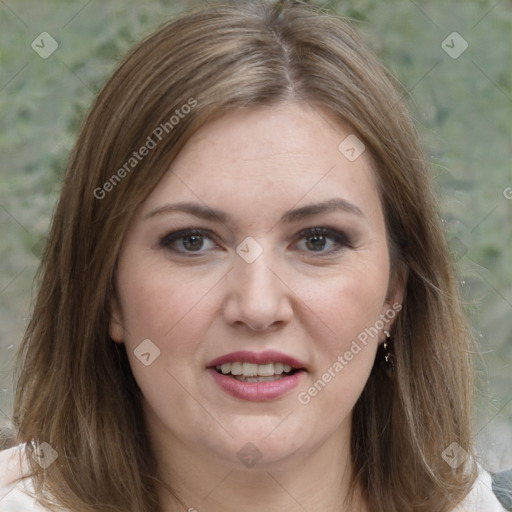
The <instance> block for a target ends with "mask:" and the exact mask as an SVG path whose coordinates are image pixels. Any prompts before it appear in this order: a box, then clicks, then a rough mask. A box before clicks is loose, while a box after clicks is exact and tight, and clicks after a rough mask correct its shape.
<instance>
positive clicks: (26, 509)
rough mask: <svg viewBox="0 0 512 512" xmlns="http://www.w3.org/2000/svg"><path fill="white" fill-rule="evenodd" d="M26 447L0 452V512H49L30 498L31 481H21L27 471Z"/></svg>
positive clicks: (31, 491) (20, 446)
mask: <svg viewBox="0 0 512 512" xmlns="http://www.w3.org/2000/svg"><path fill="white" fill-rule="evenodd" d="M25 456H26V454H25V445H19V446H15V447H13V448H9V449H8V450H3V451H1V452H0V512H47V509H46V508H44V507H42V506H41V505H40V504H38V503H37V501H36V500H35V499H34V498H32V497H31V496H30V493H33V490H34V489H33V487H32V484H31V481H30V479H25V480H20V477H21V475H22V474H23V473H24V472H25V471H26V469H27V466H26V463H25V462H24V460H25Z"/></svg>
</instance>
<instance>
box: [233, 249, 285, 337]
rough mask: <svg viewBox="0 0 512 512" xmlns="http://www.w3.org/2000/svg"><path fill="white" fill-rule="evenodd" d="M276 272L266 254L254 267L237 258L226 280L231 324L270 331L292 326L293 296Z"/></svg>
mask: <svg viewBox="0 0 512 512" xmlns="http://www.w3.org/2000/svg"><path fill="white" fill-rule="evenodd" d="M276 269H277V266H276V264H275V262H271V261H270V258H267V256H266V252H263V254H261V255H260V256H259V257H258V258H257V259H256V260H255V261H253V262H252V263H247V262H246V261H244V260H243V259H242V258H239V257H237V260H236V261H235V263H234V265H233V268H232V269H231V271H230V272H229V273H228V274H227V276H226V277H227V293H226V297H225V301H224V307H223V315H224V319H225V321H226V322H227V323H229V324H230V325H233V326H237V325H238V326H240V325H246V326H247V327H248V328H250V329H252V330H254V331H266V330H274V329H278V328H282V327H283V326H284V325H286V324H287V323H289V322H290V320H291V319H292V317H293V308H292V296H293V293H292V292H291V290H290V289H289V288H288V287H287V286H286V284H285V281H284V280H283V279H282V277H281V276H280V275H279V272H278V271H277V270H276Z"/></svg>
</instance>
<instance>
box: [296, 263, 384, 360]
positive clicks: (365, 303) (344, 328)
mask: <svg viewBox="0 0 512 512" xmlns="http://www.w3.org/2000/svg"><path fill="white" fill-rule="evenodd" d="M297 282H298V281H297ZM387 285H388V273H387V265H386V260H384V261H383V262H380V263H377V264H375V265H365V266H352V267H349V266H346V267H345V268H344V269H343V270H342V271H339V272H337V273H333V275H331V276H329V278H327V279H321V280H318V281H314V280H307V281H303V285H302V286H300V287H298V289H297V294H298V296H299V297H301V298H302V300H303V301H304V303H305V304H306V305H307V306H308V307H309V308H310V310H311V313H312V314H314V315H315V316H316V317H317V319H318V320H320V322H319V323H318V328H319V329H322V331H323V333H324V334H325V336H322V337H320V336H319V337H317V338H316V339H317V340H322V343H324V344H325V345H326V347H325V349H327V352H328V353H329V354H332V351H344V350H346V349H347V347H348V346H350V343H351V341H352V340H354V339H356V338H357V337H358V336H359V335H360V334H361V333H364V332H366V330H367V329H369V328H371V327H373V326H375V324H376V322H377V320H378V319H379V318H380V317H379V315H380V314H381V312H382V307H383V304H384V301H385V299H386V292H387ZM363 337H364V336H363ZM374 342H375V345H376V342H377V337H376V336H375V337H374ZM319 343H320V342H319Z"/></svg>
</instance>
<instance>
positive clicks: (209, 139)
mask: <svg viewBox="0 0 512 512" xmlns="http://www.w3.org/2000/svg"><path fill="white" fill-rule="evenodd" d="M346 141H348V143H347V142H346ZM347 144H348V146H347ZM357 144H358V139H356V138H355V135H354V134H353V133H351V131H350V128H348V127H347V126H344V125H343V124H342V123H340V122H339V121H337V120H336V119H335V118H334V116H333V115H332V114H331V113H329V112H328V111H326V110H324V109H321V108H312V107H311V106H309V105H298V104H282V105H279V106H265V107H250V108H245V109H240V110H236V111H229V112H227V113H224V114H223V115H221V116H218V117H217V118H215V119H214V120H212V121H210V122H209V123H207V124H205V125H204V126H203V127H202V128H200V129H199V130H198V131H197V132H196V133H195V134H194V135H193V137H192V138H191V139H190V140H189V141H188V142H187V144H186V145H185V146H184V148H183V149H182V151H181V152H180V154H179V155H178V156H177V158H176V159H175V161H174V162H173V164H172V165H171V168H170V170H169V172H168V173H167V174H166V176H165V177H164V178H163V179H162V181H161V182H160V183H159V184H158V186H157V187H156V189H155V190H154V191H153V193H152V194H151V195H150V197H149V198H148V200H147V201H146V207H145V208H144V209H145V211H146V212H147V211H148V209H149V208H154V207H155V206H157V205H159V204H161V203H162V202H165V201H169V200H172V199H176V198H179V199H180V200H184V201H185V200H186V201H198V202H202V203H204V204H207V205H209V206H211V207H216V208H223V207H225V208H226V207H227V206H231V207H238V208H243V209H244V210H245V211H246V212H249V211H251V206H254V209H255V210H258V208H259V215H261V214H262V213H263V210H262V209H264V211H266V210H267V209H271V210H273V211H277V210H283V209H287V208H289V207H290V206H291V205H299V206H300V205H301V204H307V203H308V202H312V201H321V200H330V199H332V198H334V197H341V198H343V199H345V200H347V201H350V202H352V203H355V204H356V205H357V206H358V207H359V208H361V209H363V208H364V209H365V210H368V213H369V214H372V213H374V214H378V210H379V209H380V201H379V198H378V192H377V187H376V180H375V176H374V171H373V169H372V167H371V160H370V158H369V156H368V155H367V154H366V151H363V152H362V153H361V154H360V155H359V156H358V157H357V158H353V156H354V155H357V153H358V152H359V151H361V146H360V145H359V146H358V145H357ZM360 144H361V143H360ZM347 147H348V149H349V150H350V149H351V148H353V149H354V151H352V152H350V151H349V152H348V153H347V151H346V150H347ZM348 157H350V158H348ZM225 208H224V209H225ZM376 210H377V211H376Z"/></svg>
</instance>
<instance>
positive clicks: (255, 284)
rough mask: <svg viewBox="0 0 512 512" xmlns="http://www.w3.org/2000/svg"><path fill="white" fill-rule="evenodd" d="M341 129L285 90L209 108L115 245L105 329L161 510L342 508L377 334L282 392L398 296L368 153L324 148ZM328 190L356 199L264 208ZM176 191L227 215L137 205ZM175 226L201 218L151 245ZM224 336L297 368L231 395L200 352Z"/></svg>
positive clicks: (168, 199)
mask: <svg viewBox="0 0 512 512" xmlns="http://www.w3.org/2000/svg"><path fill="white" fill-rule="evenodd" d="M350 133H351V132H350V130H349V129H347V128H346V127H344V126H343V125H341V124H340V123H339V122H337V121H336V120H334V118H332V117H331V116H330V114H329V113H328V112H326V111H323V110H322V109H321V108H315V109H314V110H313V109H312V108H311V107H308V106H304V105H297V104H293V103H287V104H282V105H280V106H278V107H275V106H273V107H251V108H249V109H244V110H241V111H236V112H235V111H233V112H229V113H227V114H226V113H225V114H223V115H222V116H220V117H218V118H216V119H214V120H213V121H210V122H209V123H208V124H206V125H205V126H203V127H202V128H201V129H200V130H199V131H198V132H197V133H196V134H195V135H194V136H193V137H192V138H191V139H190V140H189V142H188V143H187V145H186V146H185V147H184V149H183V150H182V151H181V152H180V154H179V155H178V158H177V159H176V160H175V161H174V163H173V165H172V167H171V168H170V170H169V172H168V173H167V174H166V176H165V177H164V178H163V180H162V181H161V182H160V183H159V184H158V186H157V187H156V188H155V189H154V191H153V192H152V193H151V195H150V196H149V197H148V198H147V200H146V201H145V202H144V203H143V204H142V205H141V207H140V208H139V209H138V211H137V212H136V214H135V217H134V220H133V222H132V224H131V226H130V228H129V231H128V233H127V235H126V238H125V241H124V244H123V247H122V250H121V254H120V259H119V267H118V273H117V275H116V286H117V297H116V298H115V299H113V301H112V304H111V310H112V317H111V325H110V334H111V336H112V338H113V339H115V340H118V341H119V342H122V343H125V345H126V349H127V353H128V356H129V359H130V364H131V368H132V371H133V374H134V376H135V378H136V380H137V382H138V384H139V386H140V388H141V389H142V392H143V395H144V408H145V413H146V418H147V423H148V426H149V431H150V437H151V442H152V445H153V447H154V450H155V453H156V456H157V460H158V462H159V466H160V477H161V479H162V480H163V481H165V482H172V486H173V489H174V492H175V494H176V495H177V496H178V497H179V498H180V500H181V502H182V505H181V506H179V505H178V501H177V499H175V498H173V497H172V496H171V495H170V493H168V492H167V491H165V490H162V494H161V499H162V505H163V507H164V508H163V510H165V511H166V512H171V511H174V510H184V508H183V507H185V510H187V509H196V510H198V511H199V512H202V511H206V510H208V511H214V512H216V511H219V512H220V511H222V512H231V511H233V512H234V511H240V510H244V511H246V512H252V511H256V510H258V511H259V510H266V511H269V512H273V511H283V510H285V511H288V512H296V511H297V512H299V511H304V510H308V511H310V512H315V511H320V510H322V511H325V510H336V511H339V510H346V509H345V508H343V509H340V506H341V505H340V504H341V503H342V502H343V500H344V498H345V497H346V495H347V491H348V483H349V478H350V476H351V469H350V449H349V440H350V428H351V426H350V425H351V417H352V409H353V407H354V404H355V403H356V401H357V399H358V398H359V396H360V394H361V392H362V390H363V388H364V386H365V383H366V381H367V379H368V377H369V373H370V370H371V368H372V365H373V362H374V359H375V354H376V350H377V347H378V343H379V342H382V341H383V340H384V333H383V332H382V331H381V332H379V334H378V335H377V336H375V337H373V338H372V337H370V338H369V340H368V343H367V345H366V346H364V345H361V347H362V350H361V351H360V352H359V353H357V355H355V356H354V357H353V359H352V360H351V361H350V362H349V363H348V364H347V365H346V366H345V367H344V368H343V370H342V371H340V372H338V373H336V374H335V375H336V376H335V378H332V379H331V381H330V382H329V383H328V384H327V385H326V386H325V387H324V388H323V389H322V391H321V392H319V393H318V394H317V395H316V396H315V397H313V398H312V399H311V401H310V402H309V403H308V404H306V405H303V404H301V403H300V402H299V401H298V398H297V396H298V393H299V392H301V391H304V390H307V389H308V388H309V387H310V386H312V385H313V384H314V382H315V381H317V380H318V379H319V378H321V377H322V374H324V373H325V372H326V371H327V370H328V368H329V367H332V365H333V363H334V362H335V361H336V360H337V358H338V356H339V355H343V354H344V353H345V352H346V351H347V350H349V348H350V346H351V343H352V341H353V340H354V339H356V337H357V335H358V334H360V333H361V332H362V331H364V329H365V328H368V327H371V326H373V325H375V323H376V321H377V320H378V319H379V318H380V317H379V315H382V314H385V313H386V312H388V311H389V310H390V308H391V306H392V304H394V303H397V302H401V298H402V287H399V286H398V284H397V283H395V282H391V281H390V261H389V251H388V247H387V241H386V230H385V223H384V215H383V211H382V207H381V204H380V200H379V196H378V193H377V189H376V184H375V176H374V171H373V170H372V168H371V162H370V159H369V157H368V155H367V153H363V154H362V155H361V156H360V157H359V158H357V159H356V160H355V161H353V162H350V161H349V160H348V159H347V158H345V156H344V155H343V154H341V153H340V151H339V150H338V145H339V144H340V142H341V141H343V140H344V139H345V137H346V136H347V135H349V134H350ZM332 198H342V199H344V200H346V201H348V202H350V203H351V204H352V205H354V206H356V207H357V209H359V210H360V214H357V213H354V212H353V211H342V210H336V211H330V212H326V213H321V214H317V215H314V216H310V217H308V218H304V219H301V220H298V221H294V222H292V223H283V222H281V221H280V218H281V216H282V215H283V213H284V212H285V211H287V210H290V209H294V208H299V207H302V206H305V205H308V204H311V203H317V202H321V201H325V200H328V199H332ZM181 201H188V202H193V203H196V204H199V205H203V206H204V205H207V206H209V207H211V208H216V209H219V210H222V211H224V212H226V213H227V214H228V215H229V216H230V218H231V220H230V221H229V222H217V221H213V220H205V219H201V218H198V217H195V216H194V215H191V214H190V213H183V212H176V211H174V212H170V211H167V212H160V213H159V214H154V215H150V214H151V212H154V211H155V210H156V209H159V208H161V207H162V206H163V205H165V204H167V203H177V202H181ZM314 227H328V228H331V229H334V230H336V231H339V232H342V233H346V236H348V238H349V240H350V244H349V245H346V244H338V243H337V242H336V240H335V239H333V238H331V237H329V236H327V237H325V238H322V237H319V238H316V239H315V237H314V235H313V236H312V235H309V236H308V235H300V232H301V231H302V230H303V229H306V228H314ZM186 228H197V229H203V230H209V233H207V234H205V235H204V236H203V238H202V239H201V237H199V239H197V238H196V239H191V238H190V237H189V238H187V237H185V238H181V239H178V240H176V241H175V242H174V243H171V245H170V246H167V247H162V246H161V245H160V240H161V239H162V238H164V237H165V236H166V235H168V234H169V233H172V232H176V231H178V230H182V229H186ZM249 236H250V237H253V238H254V239H255V240H256V241H257V242H258V243H259V244H260V246H261V247H262V248H263V252H262V254H260V255H259V257H257V258H256V259H255V260H254V261H253V262H252V263H247V262H246V261H245V260H244V259H243V258H242V257H240V256H239V255H238V254H237V252H236V248H237V247H238V246H239V244H240V243H241V242H242V241H243V240H244V239H245V238H246V237H249ZM318 247H320V249H319V250H315V249H316V248H318ZM173 248H174V251H173V250H172V249H173ZM194 249H196V250H195V251H194ZM332 249H339V251H338V252H334V253H331V254H328V253H329V251H330V250H332ZM198 254H199V256H197V255H198ZM390 325H391V322H390V323H388V324H387V326H386V327H384V329H386V328H389V327H390ZM145 339H150V340H151V341H152V343H154V344H155V345H156V346H157V347H158V348H159V350H160V356H159V357H157V358H156V359H155V360H154V362H152V363H151V364H150V365H149V366H145V365H144V364H141V362H140V361H139V359H138V358H137V357H136V356H135V355H134V350H135V349H136V348H137V346H138V345H139V344H140V343H141V341H142V340H145ZM238 350H250V351H253V352H262V351H264V350H278V351H280V352H284V353H285V354H289V355H291V356H293V357H295V358H297V359H299V360H300V361H302V362H304V363H305V367H306V369H307V372H306V374H305V375H303V378H302V380H301V382H300V385H299V386H298V387H297V388H295V389H293V390H292V391H290V392H289V393H287V394H286V395H284V396H282V397H280V398H278V399H276V400H272V401H267V402H250V401H246V400H241V399H238V398H234V397H232V396H230V395H228V394H226V393H225V392H224V391H222V390H221V389H220V388H219V387H218V386H217V384H216V383H215V382H214V381H213V379H212V377H211V375H210V374H208V373H207V371H206V367H207V364H208V363H209V362H210V361H211V360H212V359H214V358H217V357H219V356H221V355H224V354H227V353H230V352H233V351H238ZM248 442H250V443H252V444H253V445H255V446H256V447H257V449H258V450H259V452H260V453H261V454H262V457H261V459H260V460H259V461H258V462H257V463H256V464H255V465H254V466H252V467H246V466H245V465H244V464H243V463H242V462H241V461H240V460H239V458H238V457H237V453H238V452H239V451H240V450H241V449H242V447H244V445H246V443H248ZM355 500H356V501H355V503H356V505H355V507H354V508H353V510H358V511H363V512H364V511H365V510H368V509H367V507H366V505H365V504H364V503H363V500H362V498H361V496H360V495H359V493H358V492H357V491H356V497H355ZM347 510H348V509H347Z"/></svg>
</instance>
